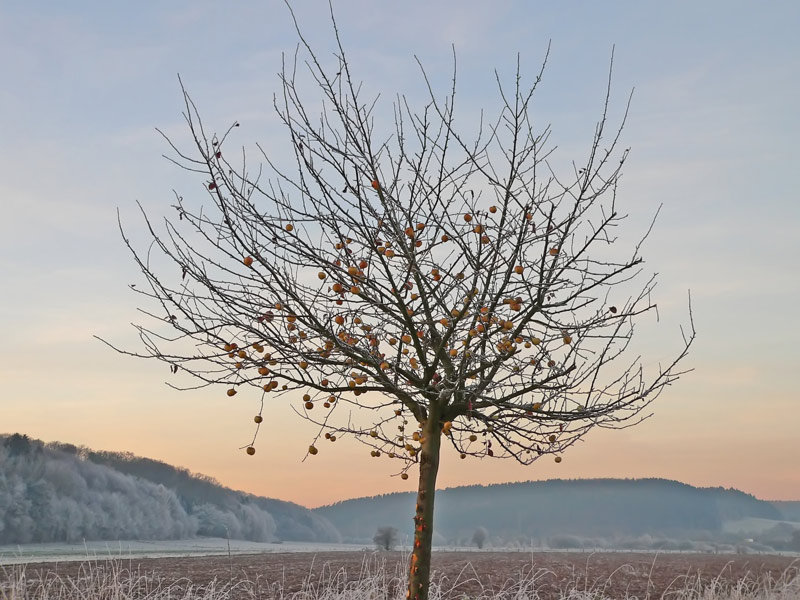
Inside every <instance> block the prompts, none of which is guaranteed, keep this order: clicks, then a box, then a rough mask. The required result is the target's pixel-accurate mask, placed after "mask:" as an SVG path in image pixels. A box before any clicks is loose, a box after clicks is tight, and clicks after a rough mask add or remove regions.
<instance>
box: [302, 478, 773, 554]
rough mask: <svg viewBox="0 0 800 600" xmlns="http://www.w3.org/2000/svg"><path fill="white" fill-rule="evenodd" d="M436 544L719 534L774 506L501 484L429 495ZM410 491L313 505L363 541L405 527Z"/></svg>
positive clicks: (708, 491)
mask: <svg viewBox="0 0 800 600" xmlns="http://www.w3.org/2000/svg"><path fill="white" fill-rule="evenodd" d="M436 498H437V499H436V502H437V510H438V513H437V522H436V533H437V539H438V540H440V541H444V540H449V541H454V540H459V539H462V540H469V539H470V537H471V536H472V534H473V532H474V531H475V528H476V526H479V525H480V526H483V527H486V529H487V530H488V531H489V532H490V533H491V536H492V537H493V538H497V539H500V540H518V539H526V540H528V542H530V540H540V541H546V540H548V539H550V538H552V537H553V536H564V535H572V536H581V537H583V538H606V539H608V538H614V537H635V536H642V535H645V534H649V535H655V534H658V535H667V536H672V537H676V538H684V537H686V536H687V535H689V534H690V533H697V532H705V533H712V534H713V533H715V532H720V531H721V527H722V523H723V522H724V521H728V520H736V519H741V518H745V517H760V518H764V519H781V518H782V515H781V513H780V512H779V511H778V509H777V508H775V506H773V505H772V504H771V503H769V502H765V501H762V500H759V499H757V498H755V497H754V496H751V495H749V494H746V493H744V492H741V491H738V490H734V489H724V488H697V487H693V486H690V485H686V484H683V483H679V482H676V481H669V480H665V479H639V480H629V479H588V480H572V481H570V480H549V481H530V482H525V483H507V484H498V485H490V486H467V487H458V488H449V489H445V490H441V491H438V492H437V497H436ZM414 499H415V497H414V494H412V493H397V494H387V495H383V496H374V497H371V498H358V499H353V500H346V501H343V502H338V503H336V504H333V505H330V506H324V507H321V508H318V509H316V511H315V512H317V513H319V514H320V515H323V516H324V517H326V518H327V519H328V520H330V521H331V522H332V523H333V524H334V525H335V526H336V527H337V529H338V530H339V531H340V532H341V534H342V536H343V538H344V539H345V540H347V541H362V540H368V539H370V537H371V536H372V533H373V532H374V531H375V528H376V527H377V526H394V527H397V528H398V529H399V530H400V531H401V532H404V531H407V530H408V529H409V527H408V524H407V523H406V520H407V519H406V518H405V515H407V514H408V510H409V507H411V508H412V509H413V505H414Z"/></svg>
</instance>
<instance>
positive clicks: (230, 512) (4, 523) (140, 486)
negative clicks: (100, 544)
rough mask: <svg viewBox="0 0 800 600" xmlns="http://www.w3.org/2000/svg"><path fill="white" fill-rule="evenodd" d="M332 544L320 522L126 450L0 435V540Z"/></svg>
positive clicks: (332, 532) (330, 532)
mask: <svg viewBox="0 0 800 600" xmlns="http://www.w3.org/2000/svg"><path fill="white" fill-rule="evenodd" d="M195 536H214V537H226V536H229V537H231V538H233V539H245V540H251V541H262V542H263V541H275V540H296V541H319V542H328V541H338V540H339V539H340V536H339V534H338V532H337V531H336V529H335V527H333V526H332V525H331V524H330V523H329V522H328V521H327V520H326V519H325V518H324V517H322V516H320V515H316V514H313V513H311V511H309V510H308V509H306V508H304V507H302V506H299V505H296V504H292V503H289V502H282V501H280V500H273V499H269V498H260V497H257V496H253V495H250V494H244V493H241V492H236V491H234V490H231V489H228V488H225V487H223V486H221V485H219V484H218V483H217V482H216V481H214V480H213V479H212V478H210V477H206V476H204V475H197V474H193V473H191V472H189V471H188V470H186V469H180V468H176V467H173V466H170V465H168V464H166V463H163V462H159V461H155V460H151V459H146V458H140V457H137V456H134V455H132V454H130V453H114V452H96V451H93V450H90V449H88V448H85V447H79V446H74V445H72V444H64V443H58V442H56V443H52V444H44V443H43V442H41V441H39V440H32V439H30V438H28V436H25V435H20V434H13V435H10V436H4V435H0V544H3V543H27V542H51V541H63V542H73V541H80V540H84V539H86V540H118V539H148V540H156V539H184V538H191V537H195Z"/></svg>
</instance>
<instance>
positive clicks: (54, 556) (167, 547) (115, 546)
mask: <svg viewBox="0 0 800 600" xmlns="http://www.w3.org/2000/svg"><path fill="white" fill-rule="evenodd" d="M364 548H365V546H364V545H363V544H324V543H310V542H308V543H306V542H281V543H261V542H246V541H243V540H231V541H230V551H231V554H256V553H269V552H272V553H274V552H335V551H353V550H363V549H364ZM369 549H370V550H371V549H372V548H369ZM227 553H228V540H226V539H224V538H196V539H191V540H160V541H152V542H150V541H128V540H123V541H118V542H79V543H75V544H21V545H8V546H0V565H11V564H24V563H32V562H61V561H68V560H86V559H90V560H94V559H101V560H102V559H107V558H114V559H125V558H132V557H148V558H159V557H164V556H208V555H214V554H223V555H224V554H227Z"/></svg>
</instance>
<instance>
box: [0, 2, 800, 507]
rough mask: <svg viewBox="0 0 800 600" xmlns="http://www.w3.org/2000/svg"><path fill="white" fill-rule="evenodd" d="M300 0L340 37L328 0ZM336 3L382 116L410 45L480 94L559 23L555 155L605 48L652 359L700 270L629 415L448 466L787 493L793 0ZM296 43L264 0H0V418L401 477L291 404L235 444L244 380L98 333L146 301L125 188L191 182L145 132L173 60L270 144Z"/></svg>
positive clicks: (243, 411) (250, 134)
mask: <svg viewBox="0 0 800 600" xmlns="http://www.w3.org/2000/svg"><path fill="white" fill-rule="evenodd" d="M294 4H295V5H296V7H295V9H296V13H297V16H298V19H299V21H300V23H301V27H302V28H303V31H304V34H305V35H306V37H307V39H308V41H309V42H310V43H311V44H312V46H313V47H314V48H315V50H316V51H317V52H318V54H320V56H323V57H326V59H329V58H330V56H331V53H332V51H333V47H332V34H331V25H330V15H329V12H328V7H327V3H324V2H319V1H317V0H308V1H305V2H299V1H297V2H295V3H294ZM334 9H335V13H336V16H337V21H338V24H339V28H340V33H341V36H342V38H343V42H344V45H345V49H346V51H347V52H348V53H349V57H350V60H351V64H352V69H353V71H354V72H355V73H356V75H357V77H358V78H360V79H362V80H363V81H364V85H365V89H366V90H368V91H370V92H371V93H381V95H382V96H381V98H382V99H381V101H380V103H379V105H378V111H377V115H378V116H379V118H384V119H391V118H392V112H391V98H393V97H394V96H395V95H396V94H397V93H404V94H406V95H407V96H408V97H409V99H410V100H412V101H414V100H420V99H422V98H424V88H423V81H422V78H421V76H420V72H419V68H418V66H417V64H416V62H415V57H418V58H419V60H420V61H421V62H422V64H423V65H425V68H426V70H427V72H428V73H429V75H430V76H431V78H432V81H433V82H434V85H435V86H436V87H437V89H439V90H440V91H442V92H444V91H445V90H446V89H447V85H448V83H449V77H450V72H451V70H452V48H455V52H456V55H457V60H458V72H459V76H458V77H459V86H458V96H457V98H458V102H459V103H460V104H459V106H460V107H463V108H464V109H465V110H466V111H469V110H471V109H477V108H479V107H485V108H487V109H490V110H491V109H493V108H495V107H497V103H498V97H497V92H496V87H495V86H494V83H493V82H494V71H495V69H496V70H497V71H498V73H499V74H500V75H501V77H509V76H510V75H512V74H513V69H514V67H515V64H516V60H517V55H519V56H520V61H521V64H522V67H523V73H524V74H525V75H529V76H533V75H535V73H536V72H538V69H539V67H540V64H541V62H542V60H543V58H544V55H545V52H546V50H547V47H548V44H550V45H551V50H550V57H549V60H548V64H547V68H546V70H545V73H544V77H543V80H542V84H541V87H540V91H539V92H537V94H538V95H537V97H536V101H535V108H534V111H535V118H536V119H537V120H538V122H541V123H543V124H546V123H550V124H551V125H552V129H553V133H552V138H551V139H552V140H553V142H554V143H556V144H557V145H558V151H557V153H556V154H555V155H554V160H555V159H558V160H561V161H563V162H564V164H565V165H566V166H568V165H569V162H570V161H571V160H576V161H578V162H579V161H580V160H581V159H582V158H583V157H585V155H586V152H587V151H588V149H589V144H590V142H591V137H592V133H593V131H594V126H595V123H596V121H597V119H598V118H599V116H600V114H601V111H602V107H603V100H604V94H605V86H606V80H607V77H608V71H609V63H610V59H611V53H612V49H613V51H614V67H613V81H612V96H611V115H612V119H617V120H618V119H619V117H620V115H621V113H622V110H623V109H624V106H625V103H626V101H627V98H628V96H629V94H630V93H631V91H632V90H634V92H633V100H632V105H631V109H630V113H629V116H628V121H627V125H626V128H625V130H624V133H623V138H622V143H623V144H624V145H625V146H626V147H630V148H631V154H630V157H629V159H628V161H627V163H626V165H625V170H624V173H623V176H622V181H621V186H620V189H619V196H618V204H619V205H620V206H621V208H622V210H623V212H627V213H628V214H629V215H630V218H629V220H628V222H627V223H626V227H629V228H630V229H629V230H628V232H629V234H630V235H635V234H639V233H642V232H643V231H644V229H646V227H647V225H648V223H649V220H650V219H652V217H653V215H654V214H655V212H656V210H657V209H658V208H659V206H662V205H663V206H662V208H661V212H660V214H659V218H658V221H657V223H656V226H655V229H654V231H653V233H652V234H651V236H650V237H649V238H648V240H647V243H646V245H645V246H644V248H643V255H644V257H645V259H646V261H647V262H646V267H647V268H648V269H649V270H650V271H651V272H656V273H658V281H659V284H658V287H657V289H656V292H655V294H654V300H655V301H656V302H657V303H658V305H659V317H660V318H659V321H658V322H657V323H656V322H655V319H654V318H649V319H645V322H643V323H642V324H641V325H640V327H639V328H638V329H637V332H636V336H640V339H642V340H644V341H643V344H642V347H643V348H644V350H646V353H644V354H643V359H644V361H645V363H646V364H654V363H656V362H658V361H664V360H666V359H667V358H668V357H669V356H671V355H673V354H674V353H675V352H676V351H677V350H679V348H680V346H681V337H680V327H681V326H684V327H685V326H686V325H687V324H688V307H687V297H688V291H689V290H691V297H692V309H693V316H694V322H695V326H696V329H697V333H698V338H697V341H696V343H695V345H694V347H693V348H692V351H691V354H690V356H689V358H688V359H687V362H686V367H688V368H692V369H693V371H692V372H691V373H689V374H687V375H686V376H685V377H684V378H682V379H681V380H680V381H679V382H678V383H677V384H675V385H674V386H672V387H670V388H669V389H667V390H666V391H665V392H664V394H663V395H662V396H661V397H660V398H658V400H657V401H656V402H655V403H654V404H653V405H652V407H651V408H652V412H653V416H652V417H651V418H649V419H648V420H647V421H646V422H644V423H643V424H641V425H639V426H637V427H635V428H630V429H625V430H622V431H600V432H591V433H589V434H588V435H587V436H586V438H585V439H584V441H583V442H582V443H580V444H578V445H577V446H575V447H573V448H571V449H570V450H569V451H568V452H567V453H566V454H565V456H564V461H563V462H562V463H560V464H555V463H554V462H553V461H552V460H551V459H548V458H546V459H544V460H541V461H538V462H536V463H534V464H533V465H532V466H529V467H522V466H518V465H516V464H512V463H511V461H498V460H492V459H484V460H477V459H469V460H465V461H461V460H458V457H457V455H455V454H454V453H453V452H452V451H447V452H445V455H444V456H443V459H442V468H441V470H440V473H439V480H438V485H439V487H450V486H455V485H469V484H490V483H499V482H505V481H525V480H530V479H548V478H554V477H559V478H584V477H663V478H670V479H676V480H680V481H683V482H686V483H690V484H693V485H700V486H724V487H735V488H738V489H741V490H743V491H745V492H748V493H751V494H754V495H756V496H757V497H759V498H764V499H795V500H800V468H798V464H800V435H798V431H800V397H798V392H797V386H796V385H795V377H796V369H797V366H798V364H800V360H799V359H800V353H799V352H798V349H797V344H796V340H797V338H798V336H799V335H800V317H798V315H797V311H796V299H797V297H798V294H800V277H798V275H797V273H798V272H800V269H799V268H798V267H800V264H798V263H800V241H799V240H800V236H798V231H800V203H799V202H798V193H797V185H796V182H795V181H794V177H793V175H792V173H795V172H796V171H797V163H798V158H800V157H799V156H798V151H797V146H796V143H797V139H798V137H800V116H799V113H798V111H797V107H798V106H800V77H798V73H800V38H798V36H797V35H796V31H797V27H798V26H800V4H798V3H797V2H794V1H793V0H787V1H782V2H781V1H777V2H771V3H769V4H768V5H755V4H753V3H749V2H740V1H731V0H717V1H705V2H695V1H694V0H692V1H676V2H657V3H656V2H638V1H633V0H630V1H618V2H613V3H599V2H589V1H584V2H578V1H576V2H559V1H555V0H554V1H541V2H539V1H536V2H523V1H522V0H517V1H510V0H498V1H496V2H484V1H481V0H466V1H459V2H456V1H454V0H438V1H436V2H425V3H422V2H418V3H409V2H405V3H378V2H370V1H367V0H350V1H345V0H338V1H336V2H335V3H334ZM296 43H297V37H296V34H295V32H294V29H293V28H292V25H291V20H290V16H289V12H288V10H287V8H286V6H285V5H284V4H283V2H280V1H276V0H262V1H259V2H255V1H242V2H237V3H222V2H207V1H205V0H192V1H186V0H175V1H172V2H168V3H167V2H154V1H144V2H138V3H135V4H132V3H109V2H102V1H99V0H98V1H89V0H86V1H84V2H71V3H63V2H56V1H48V0H42V1H39V2H22V1H14V0H11V1H5V2H2V3H0V57H2V58H0V74H2V78H3V82H4V84H3V86H2V88H0V207H2V210H1V211H0V281H2V284H1V286H0V289H2V295H0V333H1V334H2V338H3V343H2V344H0V433H3V432H5V433H12V432H22V433H27V434H28V435H30V436H32V437H35V438H39V439H42V440H45V441H55V440H58V441H63V442H70V443H74V444H83V445H86V446H89V447H91V448H95V449H104V450H114V451H130V452H133V453H135V454H138V455H141V456H146V457H150V458H155V459H158V460H162V461H165V462H167V463H171V464H175V465H179V466H183V467H186V468H188V469H190V470H192V471H195V472H199V473H204V474H206V475H209V476H212V477H214V478H216V479H217V480H219V481H220V482H222V483H223V484H225V485H228V486H230V487H233V488H236V489H241V490H245V491H248V492H252V493H256V494H260V495H265V496H269V497H274V498H280V499H284V500H290V501H294V502H298V503H300V504H303V505H305V506H309V507H313V506H319V505H323V504H327V503H330V502H334V501H337V500H341V499H346V498H350V497H356V496H362V495H374V494H382V493H388V492H393V491H407V490H413V489H415V486H416V482H415V481H414V478H413V477H412V478H410V479H409V480H408V481H401V480H400V478H399V477H397V476H396V475H397V470H398V468H399V467H398V466H397V464H395V463H393V462H391V461H388V460H376V459H373V458H370V456H369V448H367V447H366V446H362V445H360V444H358V443H356V442H352V441H351V442H348V443H346V444H336V445H335V446H326V447H325V451H324V452H320V454H319V455H317V456H315V457H309V458H308V459H307V460H305V461H303V458H304V456H305V450H306V448H307V446H308V444H309V440H310V439H311V438H312V436H313V430H312V429H311V427H310V426H309V424H307V423H306V422H304V421H303V420H302V419H300V418H299V417H298V416H296V415H295V414H294V413H293V412H291V411H290V410H288V408H285V407H284V408H276V409H274V412H273V413H272V414H267V415H265V418H266V419H267V424H268V425H270V424H274V426H268V427H266V428H264V429H262V432H261V434H260V437H259V441H258V451H257V453H256V455H255V456H253V457H249V456H246V455H245V454H244V452H243V451H242V450H241V447H242V446H243V445H245V444H247V443H248V441H249V440H250V438H251V436H252V427H253V423H252V415H253V414H254V411H255V410H256V409H257V404H258V399H257V397H256V396H253V397H252V398H248V397H247V395H246V394H240V395H238V396H237V397H236V402H232V401H231V399H229V398H227V397H225V395H224V393H222V392H223V390H220V389H212V390H203V391H198V392H176V391H174V390H172V389H170V388H168V387H167V386H166V385H164V382H165V381H166V380H167V379H168V375H169V373H168V370H167V367H166V366H165V365H163V364H160V363H155V362H149V361H139V360H135V359H133V358H130V357H126V356H121V355H119V354H116V353H115V352H113V351H111V350H110V349H109V348H108V347H107V346H104V345H103V344H101V343H100V342H98V341H97V340H96V339H95V338H94V336H95V335H98V336H101V337H103V338H105V339H108V340H110V341H112V342H115V343H118V344H119V345H121V346H126V344H127V345H128V346H127V347H131V345H134V344H135V343H136V337H135V332H134V330H133V328H132V327H131V325H130V323H131V322H134V321H137V320H138V318H137V307H139V306H140V300H139V298H138V297H137V296H136V295H135V294H133V293H132V292H131V291H130V290H129V288H128V285H129V284H131V283H135V282H137V281H141V275H140V273H139V272H138V270H137V267H136V266H135V264H134V263H133V261H132V259H131V257H130V255H129V254H128V253H127V250H126V249H125V248H124V246H123V243H122V240H121V238H120V234H119V231H118V228H117V211H119V213H120V216H121V219H122V221H123V223H124V224H125V226H126V228H128V229H129V230H130V231H132V232H133V234H134V235H136V234H138V233H141V227H142V222H141V219H140V218H139V215H138V214H137V208H136V202H137V201H138V202H141V203H142V205H143V206H144V208H145V209H146V210H147V212H148V214H150V215H151V216H153V217H156V218H159V217H162V216H164V215H166V214H167V213H168V211H169V205H170V204H171V203H172V201H173V190H175V191H176V192H178V193H180V194H183V195H188V194H196V193H202V188H201V187H200V186H199V185H198V182H197V181H196V180H194V179H192V178H190V177H188V176H187V174H186V173H184V172H181V171H180V170H179V169H177V168H176V167H175V166H174V165H172V164H170V163H169V162H168V161H167V160H165V159H164V158H163V156H162V155H163V154H167V153H169V148H168V147H167V145H166V143H165V142H164V140H163V139H162V138H161V137H160V136H159V134H158V133H157V132H156V130H155V128H159V129H161V130H163V131H165V132H167V133H168V134H169V135H171V136H174V137H175V138H176V139H178V140H179V141H180V140H185V136H186V131H185V127H184V126H183V122H182V117H181V110H182V104H181V103H182V97H181V92H180V87H179V83H178V77H177V76H178V74H180V76H181V78H182V81H183V82H184V84H185V85H186V88H187V90H188V91H189V92H190V94H191V95H192V97H193V99H194V100H195V102H196V103H197V105H198V107H199V109H200V112H201V114H202V116H203V119H204V122H205V124H206V126H207V127H209V128H210V129H213V130H216V131H222V130H224V129H226V128H227V126H228V125H230V124H231V123H232V122H233V121H239V122H240V123H241V124H242V127H241V132H239V134H238V135H239V137H238V138H237V143H239V144H241V146H243V147H245V148H250V149H252V148H254V146H255V144H256V143H257V142H258V143H261V144H262V145H263V146H265V147H266V148H268V149H269V150H270V151H271V152H275V153H277V154H280V152H281V149H282V148H285V146H286V143H287V142H286V136H285V132H284V131H283V130H282V129H281V126H280V124H279V123H278V121H277V118H276V117H275V114H274V112H273V110H272V95H273V94H274V93H276V92H278V91H279V80H278V77H277V72H278V70H279V69H280V63H281V56H282V53H287V55H291V54H292V53H293V51H294V47H295V45H296ZM311 95H312V97H313V90H311ZM182 136H183V137H182Z"/></svg>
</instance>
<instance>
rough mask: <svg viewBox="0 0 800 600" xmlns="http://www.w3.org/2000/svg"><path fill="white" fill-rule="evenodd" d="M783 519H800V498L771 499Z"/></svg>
mask: <svg viewBox="0 0 800 600" xmlns="http://www.w3.org/2000/svg"><path fill="white" fill-rule="evenodd" d="M770 504H772V505H773V506H774V507H775V508H777V509H778V510H779V511H780V513H781V515H782V518H783V519H784V520H785V521H800V500H772V501H771V502H770Z"/></svg>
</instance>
